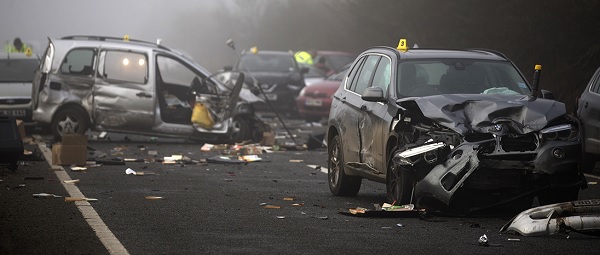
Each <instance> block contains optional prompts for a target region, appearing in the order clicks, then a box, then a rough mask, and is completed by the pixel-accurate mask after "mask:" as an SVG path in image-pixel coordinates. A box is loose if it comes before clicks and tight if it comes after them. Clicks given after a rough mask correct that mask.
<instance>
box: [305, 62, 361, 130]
mask: <svg viewBox="0 0 600 255" xmlns="http://www.w3.org/2000/svg"><path fill="white" fill-rule="evenodd" d="M349 67H350V65H349V64H348V65H346V66H344V67H343V68H342V69H341V70H339V71H338V72H337V73H334V74H331V75H329V76H327V78H325V79H324V80H321V81H317V82H315V83H314V84H312V85H310V86H306V87H305V88H303V89H302V90H301V91H300V94H299V95H298V98H296V107H298V114H299V116H300V117H301V118H303V119H304V120H306V122H318V121H320V120H321V119H323V118H327V117H329V107H330V106H331V98H332V96H333V93H335V91H336V90H337V89H338V88H339V87H340V83H341V82H342V80H344V77H345V76H346V72H347V71H348V68H349Z"/></svg>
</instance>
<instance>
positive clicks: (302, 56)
mask: <svg viewBox="0 0 600 255" xmlns="http://www.w3.org/2000/svg"><path fill="white" fill-rule="evenodd" d="M294 57H295V58H296V62H298V63H304V64H307V65H312V64H313V59H312V55H311V54H310V53H308V52H307V51H298V52H296V54H294Z"/></svg>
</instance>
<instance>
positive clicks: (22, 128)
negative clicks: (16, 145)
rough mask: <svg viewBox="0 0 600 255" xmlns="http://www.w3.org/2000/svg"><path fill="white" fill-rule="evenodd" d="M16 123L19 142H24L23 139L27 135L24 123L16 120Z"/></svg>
mask: <svg viewBox="0 0 600 255" xmlns="http://www.w3.org/2000/svg"><path fill="white" fill-rule="evenodd" d="M16 122H17V128H18V129H19V134H20V135H21V140H25V137H27V133H25V123H23V121H22V120H16Z"/></svg>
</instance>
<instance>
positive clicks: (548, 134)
mask: <svg viewBox="0 0 600 255" xmlns="http://www.w3.org/2000/svg"><path fill="white" fill-rule="evenodd" d="M578 135H579V129H578V128H577V127H576V126H574V125H572V124H562V125H557V126H553V127H549V128H544V129H542V130H541V131H540V138H541V139H542V140H543V141H570V140H574V139H577V137H578Z"/></svg>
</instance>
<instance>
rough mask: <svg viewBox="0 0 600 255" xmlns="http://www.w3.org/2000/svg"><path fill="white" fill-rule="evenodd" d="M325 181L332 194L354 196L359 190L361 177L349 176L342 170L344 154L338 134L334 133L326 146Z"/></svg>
mask: <svg viewBox="0 0 600 255" xmlns="http://www.w3.org/2000/svg"><path fill="white" fill-rule="evenodd" d="M327 165H328V168H329V169H328V170H327V182H328V183H329V190H330V191H331V194H333V195H334V196H348V197H352V196H356V194H358V191H359V190H360V185H361V183H362V178H361V177H359V176H349V175H347V174H346V173H345V172H344V155H343V153H342V142H341V141H340V136H339V135H336V136H335V137H333V139H332V140H331V143H330V144H329V146H328V148H327Z"/></svg>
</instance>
